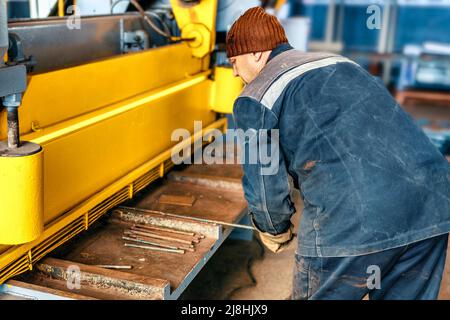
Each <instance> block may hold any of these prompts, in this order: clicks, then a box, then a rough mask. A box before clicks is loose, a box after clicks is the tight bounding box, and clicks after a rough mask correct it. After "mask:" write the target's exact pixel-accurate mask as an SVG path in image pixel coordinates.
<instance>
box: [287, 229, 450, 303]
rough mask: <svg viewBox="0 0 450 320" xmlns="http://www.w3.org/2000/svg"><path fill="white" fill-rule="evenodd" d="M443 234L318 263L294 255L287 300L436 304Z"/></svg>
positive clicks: (444, 244)
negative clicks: (417, 301)
mask: <svg viewBox="0 0 450 320" xmlns="http://www.w3.org/2000/svg"><path fill="white" fill-rule="evenodd" d="M447 243H448V234H444V235H441V236H437V237H433V238H430V239H427V240H423V241H419V242H415V243H412V244H409V245H407V246H403V247H399V248H394V249H389V250H385V251H381V252H377V253H373V254H368V255H362V256H353V257H339V258H320V257H305V256H299V255H296V264H295V270H294V283H293V294H292V299H296V300H306V299H310V300H318V299H328V300H335V299H342V300H357V299H362V298H363V297H364V296H365V295H366V294H369V299H371V300H372V299H373V300H378V299H383V300H417V299H420V300H431V299H436V298H437V296H438V294H439V289H440V285H441V280H442V274H443V271H444V266H445V258H446V253H447Z"/></svg>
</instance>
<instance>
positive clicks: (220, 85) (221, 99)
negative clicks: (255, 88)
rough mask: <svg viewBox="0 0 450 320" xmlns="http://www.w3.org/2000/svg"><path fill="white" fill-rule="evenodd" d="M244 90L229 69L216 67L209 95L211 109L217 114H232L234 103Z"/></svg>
mask: <svg viewBox="0 0 450 320" xmlns="http://www.w3.org/2000/svg"><path fill="white" fill-rule="evenodd" d="M243 88H244V84H243V82H242V80H241V79H240V78H239V77H235V76H234V75H233V69H232V68H231V67H216V68H215V70H214V83H213V88H212V94H211V108H212V110H214V111H215V112H219V113H233V105H234V101H235V100H236V98H237V97H238V95H239V94H240V93H241V91H242V89H243Z"/></svg>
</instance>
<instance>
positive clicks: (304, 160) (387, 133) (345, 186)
mask: <svg viewBox="0 0 450 320" xmlns="http://www.w3.org/2000/svg"><path fill="white" fill-rule="evenodd" d="M233 115H234V120H235V123H236V126H237V128H238V129H242V130H243V131H244V132H247V131H250V132H254V134H253V138H252V137H251V135H250V137H249V139H241V143H242V145H241V146H242V147H243V149H244V150H246V152H247V153H251V152H252V150H249V149H252V148H250V147H249V146H250V144H251V143H249V141H250V140H252V139H253V140H254V141H258V144H257V151H256V153H257V154H258V159H257V161H256V162H254V163H251V162H250V161H246V162H245V163H244V164H243V169H244V177H243V187H244V193H245V198H246V200H247V202H248V206H249V211H250V214H251V215H252V218H253V220H254V223H255V224H256V226H257V227H258V228H259V229H260V230H261V231H264V232H269V233H271V234H279V233H282V232H284V231H285V230H287V228H288V227H289V225H290V218H291V216H292V214H293V213H294V212H295V208H294V205H293V203H292V201H291V198H290V191H291V188H290V184H289V176H291V177H292V179H293V181H294V186H296V187H297V188H298V189H299V190H300V193H301V196H302V198H303V202H304V209H303V214H302V217H301V221H300V230H299V233H298V237H299V239H298V240H299V247H298V252H297V253H298V254H299V255H302V256H312V257H344V256H354V255H364V254H369V253H374V252H378V251H383V250H387V249H391V248H395V247H400V246H404V245H407V244H410V243H413V242H416V241H420V240H423V239H427V238H431V237H433V236H436V235H440V234H444V233H447V232H449V231H450V166H449V163H448V162H447V160H446V159H445V157H444V156H443V155H442V154H441V153H440V152H439V151H438V149H437V148H436V147H435V146H434V145H433V144H432V143H431V141H430V140H429V139H428V137H427V136H426V135H425V134H424V133H423V132H422V130H421V129H420V128H419V127H418V126H416V124H415V122H414V120H413V119H412V118H411V117H410V116H409V115H408V114H407V113H406V112H405V111H404V110H403V109H402V108H401V107H400V106H399V105H398V103H397V102H396V101H395V100H394V99H393V98H392V96H391V95H390V93H389V92H388V91H387V90H386V88H385V87H384V85H383V84H382V83H381V82H380V81H379V80H378V79H377V78H376V77H373V76H371V75H370V74H369V73H367V72H366V71H365V70H364V69H363V68H361V67H360V66H358V65H357V64H356V63H354V62H352V61H350V60H348V59H346V58H344V57H342V56H338V55H333V54H326V53H301V52H298V51H296V50H291V49H290V46H289V45H282V46H281V47H279V48H277V49H276V50H274V51H273V52H272V55H271V57H270V60H269V62H268V63H267V65H266V66H265V67H264V69H263V70H262V72H261V73H260V75H258V77H257V78H256V79H255V80H253V81H252V82H251V83H250V84H248V85H247V86H246V87H245V88H244V90H243V92H242V93H241V95H240V96H239V97H238V98H237V99H236V101H235V104H234V108H233ZM268 130H270V131H268ZM264 131H266V132H269V133H266V134H265V138H264V139H262V137H263V135H264V134H263V133H264ZM261 132H262V133H261ZM275 133H277V134H276V135H275ZM275 138H277V139H275ZM263 140H264V141H263ZM277 142H279V143H277ZM275 144H276V148H275V149H274V150H277V151H278V152H277V157H274V158H276V159H275V160H274V159H272V161H276V164H277V170H272V171H270V170H269V171H270V172H269V173H268V172H263V169H264V168H265V167H267V166H268V164H267V162H264V163H263V161H261V158H260V157H259V156H260V154H261V152H262V151H263V150H262V149H263V148H268V149H269V150H271V149H270V147H272V145H275ZM253 151H255V150H253ZM268 153H269V154H270V155H272V153H273V154H275V153H276V152H273V151H270V152H268ZM244 154H245V153H244ZM247 160H248V159H247ZM272 164H273V163H272ZM272 164H271V165H272Z"/></svg>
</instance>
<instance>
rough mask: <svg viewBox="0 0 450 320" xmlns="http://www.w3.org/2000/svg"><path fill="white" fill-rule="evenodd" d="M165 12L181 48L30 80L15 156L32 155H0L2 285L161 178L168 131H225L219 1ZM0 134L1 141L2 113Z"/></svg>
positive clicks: (227, 100) (235, 83) (230, 82)
mask: <svg viewBox="0 0 450 320" xmlns="http://www.w3.org/2000/svg"><path fill="white" fill-rule="evenodd" d="M171 4H172V10H173V13H174V16H175V19H176V22H177V24H178V27H179V29H180V31H181V41H176V42H174V43H170V44H167V45H164V46H159V47H156V48H150V49H147V50H141V51H139V52H134V53H133V52H132V53H127V54H118V55H115V56H112V57H107V58H99V59H95V61H90V62H88V63H81V64H76V65H74V66H70V67H61V68H57V69H55V70H49V71H45V72H35V73H29V74H28V81H27V89H26V91H25V92H24V94H23V99H22V102H21V105H20V107H19V108H18V112H19V130H20V140H21V141H22V142H21V144H20V146H19V147H18V148H19V149H20V148H30V146H34V147H33V148H34V149H33V150H34V151H33V152H30V153H25V155H23V154H15V155H11V154H9V155H8V152H9V151H8V148H7V147H4V148H3V149H4V150H6V151H5V152H3V151H2V152H3V153H1V152H0V154H1V156H0V206H1V208H0V284H1V283H3V282H5V281H6V280H7V279H9V278H11V277H13V276H15V275H18V274H20V273H23V272H25V271H27V270H31V269H32V268H33V264H35V263H36V262H37V261H38V260H39V259H41V258H43V257H44V256H45V255H46V254H47V253H49V252H50V251H52V250H53V249H55V248H56V247H58V246H60V245H61V244H63V243H64V242H66V241H68V240H69V239H71V238H73V237H74V236H75V235H77V234H79V233H81V232H83V231H84V230H87V229H88V228H89V227H90V226H91V225H92V224H93V222H95V221H96V220H97V219H99V218H100V217H101V216H102V215H103V214H104V213H106V212H107V211H108V210H109V209H111V208H112V207H114V206H116V205H117V204H119V203H121V202H123V201H124V200H127V199H130V198H132V197H133V196H134V195H135V194H136V193H137V192H138V191H140V190H142V189H143V188H144V187H145V186H147V185H148V184H149V183H151V182H152V181H154V180H156V179H158V178H159V177H162V176H163V175H164V174H165V173H167V171H168V170H169V169H170V168H171V167H172V162H171V158H170V156H171V148H172V147H173V146H174V145H176V144H177V141H171V133H172V131H173V130H175V129H177V128H186V129H188V130H190V132H191V133H192V139H191V141H188V142H187V143H192V144H193V143H194V141H195V140H198V139H202V135H204V134H205V133H206V132H207V130H208V129H213V128H218V129H220V130H225V129H226V124H227V122H226V118H224V117H223V115H222V114H223V113H230V112H231V108H232V102H233V100H234V98H235V97H236V96H237V94H238V93H239V91H240V90H241V88H242V84H241V83H240V80H239V79H237V78H234V77H233V76H232V70H231V69H229V68H226V67H214V66H213V64H211V53H212V52H213V50H214V47H215V19H216V12H217V1H216V0H202V1H199V2H192V1H181V0H172V1H171ZM137 18H138V19H139V17H137ZM104 19H107V18H104ZM59 21H61V20H59ZM82 22H83V21H82ZM42 32H45V29H44V31H42ZM73 32H74V33H75V36H74V37H76V32H77V31H76V30H75V31H73ZM184 40H186V41H184ZM24 42H25V40H24ZM93 45H94V44H93ZM38 66H39V61H38ZM194 120H196V121H202V123H203V127H204V129H205V130H203V131H202V132H194ZM0 126H1V131H0V140H4V141H5V140H7V139H8V132H7V129H6V128H7V127H8V124H7V112H6V111H5V110H3V111H2V114H1V118H0ZM183 143H186V142H183ZM36 146H37V147H36ZM0 149H1V150H3V149H2V147H0Z"/></svg>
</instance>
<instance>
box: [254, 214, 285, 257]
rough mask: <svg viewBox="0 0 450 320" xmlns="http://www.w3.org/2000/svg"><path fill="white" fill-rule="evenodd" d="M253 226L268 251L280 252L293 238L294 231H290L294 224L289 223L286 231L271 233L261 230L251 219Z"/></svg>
mask: <svg viewBox="0 0 450 320" xmlns="http://www.w3.org/2000/svg"><path fill="white" fill-rule="evenodd" d="M252 223H253V227H254V228H255V229H256V230H257V231H258V233H259V237H260V239H261V242H262V243H263V244H264V246H265V247H266V248H267V249H269V250H270V251H272V252H274V253H279V252H282V251H283V250H284V249H286V248H287V247H288V246H289V244H290V243H291V241H292V239H293V238H294V233H293V232H292V230H293V228H294V226H293V225H292V223H291V224H290V226H289V228H288V229H287V231H285V232H283V233H280V234H277V235H272V234H270V233H268V232H263V231H261V230H260V229H259V228H258V227H257V226H256V225H255V222H254V221H253V219H252Z"/></svg>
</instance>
